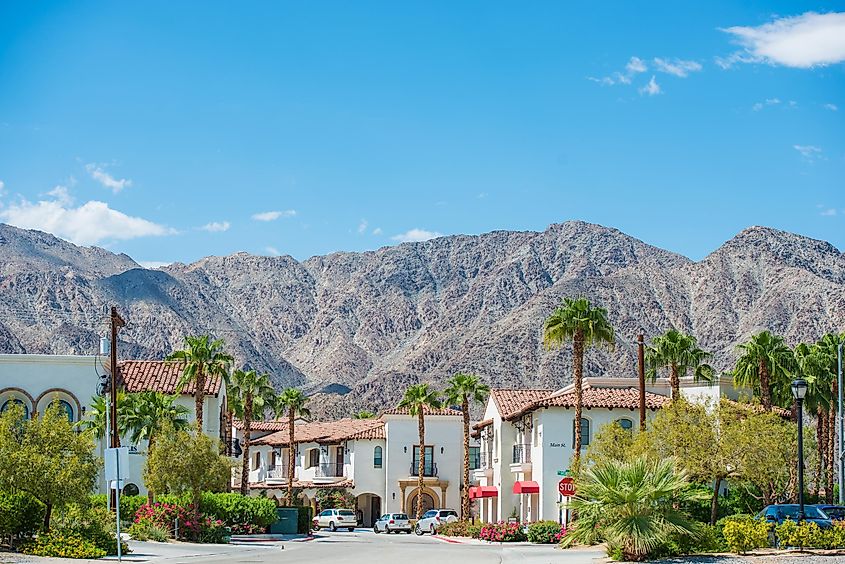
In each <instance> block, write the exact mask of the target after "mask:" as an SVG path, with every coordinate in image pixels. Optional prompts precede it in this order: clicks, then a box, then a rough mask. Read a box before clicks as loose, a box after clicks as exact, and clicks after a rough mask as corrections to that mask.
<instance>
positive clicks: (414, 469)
mask: <svg viewBox="0 0 845 564" xmlns="http://www.w3.org/2000/svg"><path fill="white" fill-rule="evenodd" d="M410 474H411V476H419V475H420V465H419V463H416V464H411V470H410ZM436 476H437V464H435V463H434V462H426V463H425V464H423V477H425V478H433V477H436Z"/></svg>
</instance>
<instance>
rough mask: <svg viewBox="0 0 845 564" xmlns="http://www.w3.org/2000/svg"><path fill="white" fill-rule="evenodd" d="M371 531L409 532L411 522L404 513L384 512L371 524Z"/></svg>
mask: <svg viewBox="0 0 845 564" xmlns="http://www.w3.org/2000/svg"><path fill="white" fill-rule="evenodd" d="M373 532H374V533H376V534H378V533H381V532H384V533H388V534H390V533H408V534H411V522H410V521H408V516H407V515H406V514H405V513H386V514H384V515H382V516H381V517H379V519H378V521H376V523H375V525H373Z"/></svg>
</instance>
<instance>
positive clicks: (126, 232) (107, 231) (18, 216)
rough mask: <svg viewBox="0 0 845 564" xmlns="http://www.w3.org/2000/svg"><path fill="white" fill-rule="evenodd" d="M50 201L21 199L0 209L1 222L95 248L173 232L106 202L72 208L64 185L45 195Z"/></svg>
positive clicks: (90, 203)
mask: <svg viewBox="0 0 845 564" xmlns="http://www.w3.org/2000/svg"><path fill="white" fill-rule="evenodd" d="M46 196H49V199H46V198H45V199H43V200H39V201H38V202H34V203H33V202H29V201H27V200H25V199H21V200H20V201H19V202H16V203H13V204H9V205H8V206H7V207H6V208H5V209H3V210H0V220H2V221H4V222H5V223H8V224H10V225H14V226H16V227H21V228H23V229H38V230H40V231H46V232H48V233H52V234H53V235H56V236H58V237H62V238H63V239H67V240H69V241H71V242H73V243H76V244H77V245H96V244H99V243H101V242H103V241H121V240H127V239H135V238H138V237H150V236H161V235H172V234H174V233H176V231H175V230H174V229H171V228H169V227H165V226H164V225H160V224H158V223H153V222H152V221H148V220H146V219H143V218H140V217H133V216H129V215H126V214H125V213H123V212H120V211H117V210H114V209H112V208H110V207H109V205H108V204H107V203H105V202H99V201H97V200H91V201H89V202H86V203H84V204H82V205H81V206H79V207H74V205H73V200H72V198H71V197H70V195H69V194H68V192H67V188H66V187H64V186H56V187H55V188H54V189H53V190H51V191H50V192H48V193H47V194H46Z"/></svg>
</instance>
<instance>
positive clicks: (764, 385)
mask: <svg viewBox="0 0 845 564" xmlns="http://www.w3.org/2000/svg"><path fill="white" fill-rule="evenodd" d="M759 370H760V403H762V404H763V409H765V410H766V411H771V410H772V390H771V389H770V388H769V367H768V365H767V364H766V359H765V358H761V359H760V368H759Z"/></svg>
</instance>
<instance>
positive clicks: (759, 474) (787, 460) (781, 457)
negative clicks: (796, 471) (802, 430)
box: [734, 409, 798, 505]
mask: <svg viewBox="0 0 845 564" xmlns="http://www.w3.org/2000/svg"><path fill="white" fill-rule="evenodd" d="M734 441H735V443H736V444H735V448H736V449H737V451H738V452H740V458H739V465H740V467H741V469H742V470H741V473H740V478H741V479H744V480H746V481H748V482H751V483H752V484H754V486H756V487H757V488H758V489H759V490H760V492H761V493H762V495H763V504H764V505H770V504H772V503H777V502H778V501H779V500H781V499H783V498H785V497H786V492H787V490H788V489H789V484H790V481H791V480H792V469H793V468H795V467H796V466H797V461H796V456H797V452H798V447H797V442H798V438H797V432H796V430H795V425H794V424H793V423H791V422H789V421H785V420H784V419H783V418H781V417H779V416H778V415H776V414H774V413H772V412H769V411H762V412H757V411H756V410H754V409H749V412H748V414H747V416H745V417H744V418H742V420H741V423H740V425H739V428H738V432H737V433H736V434H735V435H734Z"/></svg>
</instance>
